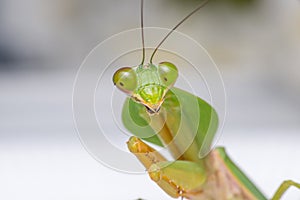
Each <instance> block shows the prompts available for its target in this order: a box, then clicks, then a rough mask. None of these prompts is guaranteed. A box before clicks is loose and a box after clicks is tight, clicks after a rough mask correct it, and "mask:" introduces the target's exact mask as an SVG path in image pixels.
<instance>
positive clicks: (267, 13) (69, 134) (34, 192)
mask: <svg viewBox="0 0 300 200" xmlns="http://www.w3.org/2000/svg"><path fill="white" fill-rule="evenodd" d="M139 3H140V2H139V1H138V0H127V1H124V0H110V1H103V0H101V1H92V0H88V1H83V0H59V1H58V0H51V1H50V0H43V1H41V0H23V1H16V0H9V1H8V0H0V95H1V96H0V188H1V192H0V199H5V200H19V199H31V200H35V199H36V200H37V199H45V200H48V199H49V200H50V199H58V200H66V199H70V200H71V199H72V200H81V199H89V200H96V199H124V200H133V199H136V198H138V197H143V198H145V199H149V200H151V199H169V198H168V197H167V196H166V195H165V194H164V193H163V192H162V191H161V190H160V189H159V188H158V187H157V186H156V185H155V184H154V183H152V182H151V181H150V180H149V178H148V177H147V175H129V174H122V173H119V172H116V171H113V170H111V169H108V168H106V167H104V166H103V165H101V164H100V163H98V162H97V161H96V160H94V159H93V158H92V157H91V156H90V155H89V154H88V153H87V152H86V151H85V149H84V148H83V147H82V145H81V143H80V141H79V139H78V137H77V135H76V131H75V128H74V123H73V118H72V85H73V82H74V79H75V75H76V72H77V70H78V68H79V66H80V64H81V62H82V61H83V59H84V58H85V56H86V55H87V54H88V53H89V52H90V50H91V49H92V48H93V47H94V46H96V45H97V44H98V43H99V42H101V41H103V40H104V39H106V38H108V37H109V36H111V35H113V34H115V33H118V32H121V31H124V30H127V29H131V28H136V27H139ZM197 4H199V1H197V0H189V1H184V0H177V1H171V0H164V1H162V0H151V1H150V0H149V1H146V2H145V26H155V27H166V28H171V27H172V26H173V25H174V24H175V23H176V22H177V21H179V20H180V19H181V18H182V17H183V16H185V15H186V14H187V13H188V12H190V11H191V10H192V9H193V8H194V7H195V6H196V5H197ZM179 30H180V31H181V32H183V33H186V34H188V35H189V36H191V37H192V38H194V39H195V40H197V41H198V42H200V43H201V44H202V45H204V46H205V47H206V49H207V50H208V51H209V53H210V55H211V56H212V57H213V59H214V60H215V62H216V64H217V65H218V67H219V69H220V71H221V74H222V76H223V79H224V83H225V88H226V93H227V98H228V99H227V100H228V102H227V111H228V113H227V118H226V124H225V127H224V129H223V133H222V137H221V139H220V141H219V142H218V144H221V145H225V146H226V147H227V148H228V152H229V154H230V155H231V156H232V158H233V160H235V161H236V162H237V163H238V164H239V165H240V166H241V168H242V169H243V170H244V171H245V172H246V174H248V175H249V176H250V177H251V178H252V179H253V180H254V182H255V183H257V185H258V187H260V188H261V189H262V191H263V192H264V193H266V195H267V196H269V197H270V196H271V194H273V192H274V191H275V189H276V188H277V187H278V185H279V184H280V182H281V181H283V180H284V179H294V180H297V181H300V172H299V169H300V160H299V158H300V103H299V102H300V2H299V1H297V0H286V1H279V0H264V1H258V0H257V1H254V0H252V1H246V2H244V1H233V0H232V1H230V0H228V1H212V2H211V4H210V5H208V6H207V7H205V8H204V9H202V10H201V11H200V12H199V13H197V14H195V15H194V16H193V17H192V18H191V19H189V20H188V21H187V22H186V23H185V24H184V25H182V26H181V27H180V28H179ZM120 45H121V44H120ZM99 59H101V58H99ZM116 159H117V158H116ZM286 199H300V191H297V190H296V189H292V190H291V191H290V192H289V194H288V195H286Z"/></svg>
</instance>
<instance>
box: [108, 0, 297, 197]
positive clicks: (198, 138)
mask: <svg viewBox="0 0 300 200" xmlns="http://www.w3.org/2000/svg"><path fill="white" fill-rule="evenodd" d="M141 2H142V4H141V16H142V18H141V19H142V20H141V26H142V41H143V42H142V43H143V59H142V62H141V64H140V65H137V66H134V67H123V68H121V69H119V70H117V71H116V72H115V74H114V75H113V83H114V84H115V85H116V86H117V88H118V89H120V90H121V91H123V92H125V93H126V94H127V95H129V97H128V98H127V100H126V102H125V104H124V107H123V112H122V120H123V123H124V126H125V127H126V128H127V129H128V130H129V131H130V132H131V133H132V134H133V135H135V136H132V137H131V138H130V139H129V141H128V143H127V144H128V148H129V150H130V151H131V152H132V153H133V154H134V155H136V157H137V158H138V159H139V161H140V162H141V163H142V164H143V165H144V166H145V168H146V169H147V171H148V173H149V175H150V178H151V179H152V180H153V181H155V182H156V183H157V184H158V185H159V187H161V189H162V190H164V191H165V192H166V193H167V194H169V195H170V196H171V197H174V198H178V197H181V198H187V199H194V200H196V199H197V200H201V199H205V200H207V199H211V200H229V199H230V200H233V199H234V200H238V199H240V200H254V199H259V200H264V199H267V198H266V197H265V196H264V195H263V194H262V193H261V192H260V191H259V190H258V189H257V188H256V186H255V185H254V184H253V183H252V182H251V181H250V180H249V179H248V178H247V176H246V175H245V174H244V173H243V172H242V171H241V170H240V169H239V168H238V167H237V166H236V165H235V164H234V163H233V162H232V161H231V159H230V158H229V157H228V156H227V154H226V152H225V149H224V148H223V147H216V148H214V149H213V150H210V149H211V145H212V142H213V139H214V136H215V133H216V131H217V127H218V115H217V113H216V111H215V109H214V108H213V107H212V106H211V105H210V104H208V103H207V102H206V101H204V100H202V99H201V98H199V97H196V96H194V95H193V94H190V93H188V92H186V91H183V90H181V89H178V88H175V87H173V85H174V83H175V82H176V79H177V77H178V73H179V72H178V69H177V67H176V66H175V65H174V64H172V63H170V62H161V63H159V64H154V63H152V58H153V56H154V54H155V52H156V51H157V49H158V48H159V47H160V45H161V44H162V43H163V41H164V40H165V39H166V38H167V37H168V36H169V35H170V34H171V33H172V31H174V30H175V29H176V28H177V27H178V26H179V25H180V24H181V23H183V22H184V21H185V20H186V19H187V18H189V17H190V16H191V15H192V14H193V13H195V12H196V11H198V10H199V9H200V8H201V7H203V6H204V5H205V4H206V3H207V2H208V1H205V2H204V3H202V4H201V5H200V6H199V7H197V8H196V9H195V10H194V11H193V12H191V13H190V14H189V15H188V16H187V17H185V18H184V19H183V20H182V21H181V22H179V23H178V24H177V25H176V26H175V27H174V28H173V29H172V30H171V31H170V32H169V34H168V35H167V36H166V37H165V38H164V39H163V40H162V42H161V43H159V45H158V47H157V48H156V49H155V50H154V52H153V54H152V56H151V59H150V62H149V63H147V64H145V63H144V58H145V48H144V35H143V0H142V1H141ZM142 140H145V141H147V142H150V143H153V144H155V145H158V146H162V147H164V148H167V149H168V150H169V151H170V153H171V155H172V156H173V158H174V161H168V160H166V159H165V157H164V156H163V155H161V154H160V153H159V152H158V151H156V150H155V149H153V148H152V147H150V146H149V145H148V144H146V143H145V142H143V141H142ZM290 186H295V187H298V188H300V185H299V184H297V183H295V182H293V181H285V182H284V183H283V184H282V185H281V186H280V188H279V189H278V191H277V192H276V194H275V195H274V197H273V198H272V199H273V200H278V199H280V198H281V196H282V194H283V193H284V192H285V191H286V190H287V189H288V187H290Z"/></svg>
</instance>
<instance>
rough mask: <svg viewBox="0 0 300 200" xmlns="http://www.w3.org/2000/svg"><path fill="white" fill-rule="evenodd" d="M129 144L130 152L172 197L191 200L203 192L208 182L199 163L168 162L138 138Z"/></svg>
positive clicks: (132, 139) (131, 139)
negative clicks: (203, 187)
mask: <svg viewBox="0 0 300 200" xmlns="http://www.w3.org/2000/svg"><path fill="white" fill-rule="evenodd" d="M127 144H128V148H129V150H130V151H131V152H132V153H134V154H135V155H136V157H137V158H138V159H139V161H140V162H141V163H142V164H143V165H144V166H145V167H146V169H147V171H148V173H149V176H150V178H151V179H152V180H153V181H155V182H156V183H157V184H158V185H159V187H160V188H161V189H163V190H164V191H165V192H166V193H167V194H169V195H170V196H172V197H174V198H178V197H186V198H190V197H191V196H195V195H197V193H201V192H202V190H201V186H202V185H203V184H204V183H205V181H206V173H205V170H204V168H203V167H202V166H201V165H199V163H194V162H190V161H182V160H178V161H174V162H171V161H167V160H166V159H165V158H164V157H163V156H162V155H161V154H160V153H159V152H157V151H156V150H155V149H153V148H151V147H150V146H148V145H147V144H145V143H144V142H142V141H141V140H140V139H138V138H137V137H131V138H130V140H129V141H128V143H127Z"/></svg>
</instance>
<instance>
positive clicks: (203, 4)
mask: <svg viewBox="0 0 300 200" xmlns="http://www.w3.org/2000/svg"><path fill="white" fill-rule="evenodd" d="M142 1H143V0H142ZM208 1H209V0H205V1H204V2H202V3H201V4H200V5H199V6H198V7H197V8H196V9H194V10H193V11H192V12H190V13H189V14H188V15H187V16H186V17H185V18H183V19H182V20H181V21H180V22H179V23H178V24H176V26H174V28H172V30H171V31H170V32H169V33H168V34H167V35H166V36H165V37H164V38H163V39H162V41H161V42H160V43H159V44H158V45H157V47H156V48H155V49H154V51H153V53H152V55H151V58H150V63H151V64H152V60H153V57H154V55H155V53H156V52H157V50H158V48H159V47H160V46H161V45H162V44H163V43H164V41H165V40H166V39H167V38H168V37H169V36H170V35H171V34H172V33H173V31H175V30H176V29H177V28H178V27H179V26H180V25H181V24H182V23H183V22H185V21H186V20H187V19H188V18H190V17H191V16H192V15H193V14H194V13H196V12H197V11H198V10H200V9H201V8H202V7H204V6H205V5H206V4H207V3H208Z"/></svg>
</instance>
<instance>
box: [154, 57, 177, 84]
mask: <svg viewBox="0 0 300 200" xmlns="http://www.w3.org/2000/svg"><path fill="white" fill-rule="evenodd" d="M158 73H159V76H160V79H161V81H162V83H163V84H164V85H165V86H166V87H170V86H172V85H173V84H174V83H175V81H176V79H177V77H178V69H177V67H176V66H175V65H174V64H172V63H170V62H161V63H159V65H158Z"/></svg>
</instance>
